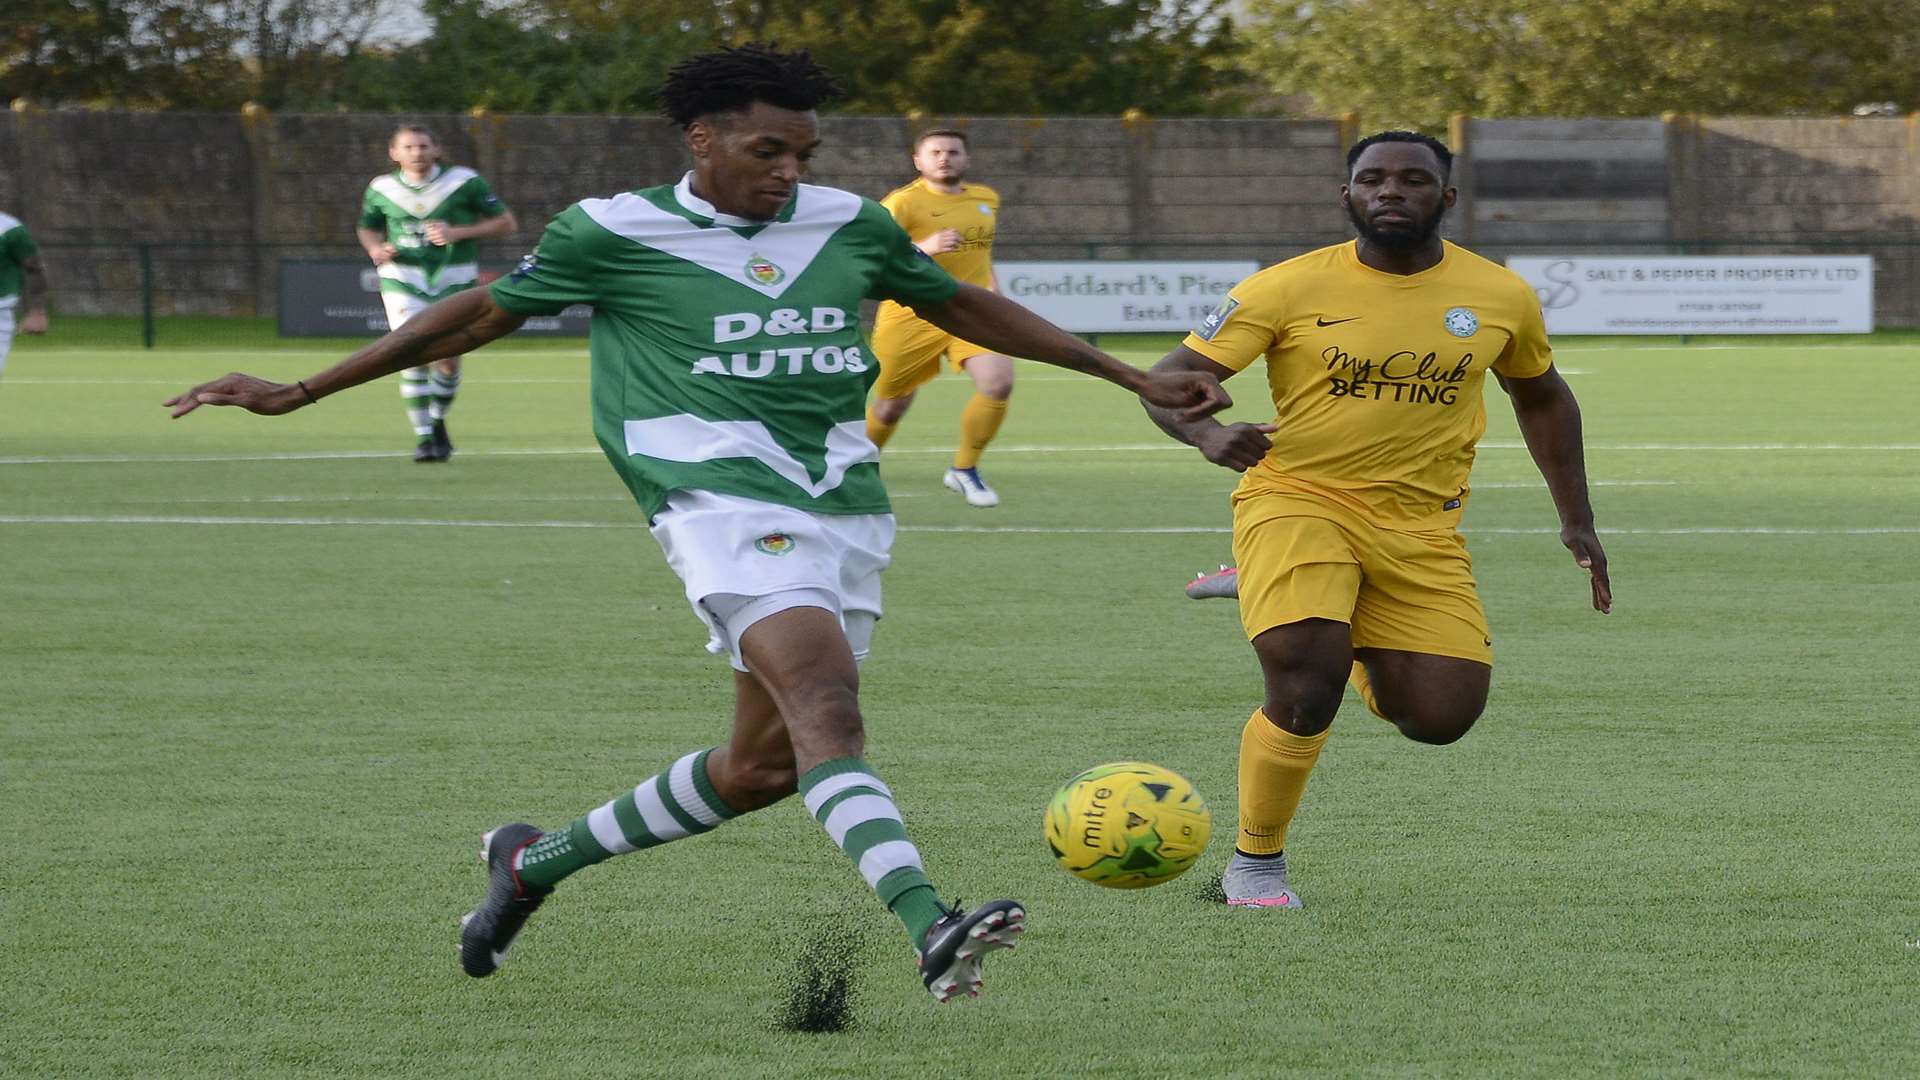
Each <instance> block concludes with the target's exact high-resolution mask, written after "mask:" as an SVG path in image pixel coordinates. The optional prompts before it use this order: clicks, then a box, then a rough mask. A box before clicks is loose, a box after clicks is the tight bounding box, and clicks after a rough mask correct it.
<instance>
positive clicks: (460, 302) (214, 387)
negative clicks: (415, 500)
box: [160, 289, 527, 420]
mask: <svg viewBox="0 0 1920 1080" xmlns="http://www.w3.org/2000/svg"><path fill="white" fill-rule="evenodd" d="M525 321H527V317H526V316H525V315H517V314H515V313H513V312H511V311H508V310H506V309H505V308H502V307H500V306H498V305H497V304H495V303H494V302H493V297H492V296H491V295H489V294H488V292H487V290H485V289H468V290H467V291H465V292H462V293H455V294H454V295H452V296H449V297H447V298H446V299H445V300H442V301H440V302H439V303H437V304H434V305H433V306H432V307H429V308H427V309H426V310H425V311H422V312H421V313H420V314H418V315H415V316H414V317H413V318H411V319H408V320H407V321H406V323H405V324H404V325H403V326H401V327H400V329H398V330H395V331H393V332H392V333H390V334H388V335H387V336H386V337H383V338H381V339H380V340H378V341H376V342H374V343H373V344H371V345H369V346H367V347H366V348H364V349H361V350H360V351H359V352H357V353H354V354H353V355H352V356H349V357H347V358H346V359H345V360H342V361H340V362H339V363H337V364H335V365H333V366H332V367H330V368H328V369H327V370H325V371H322V372H321V373H319V374H318V375H310V376H308V377H307V378H305V379H302V380H300V381H298V382H293V383H276V382H268V381H267V380H265V379H258V378H255V377H253V376H252V375H243V374H241V373H239V372H237V371H236V372H234V373H232V374H230V375H222V376H221V377H220V378H218V379H215V380H213V381H212V382H204V383H201V384H200V385H199V386H196V387H194V388H193V389H191V390H188V391H187V392H186V393H184V394H176V395H174V396H173V397H170V398H168V399H167V400H165V401H163V402H161V403H160V404H161V405H162V406H163V407H165V408H169V409H172V410H173V417H174V419H176V420H177V419H179V418H180V417H182V416H185V415H187V414H188V413H190V412H192V411H193V410H195V409H197V408H199V407H200V406H202V405H237V406H239V407H240V408H242V409H245V410H247V411H248V412H253V413H259V414H260V415H262V416H279V415H281V414H282V413H290V412H292V411H293V410H295V409H298V408H300V407H302V406H305V405H310V404H313V403H314V402H316V401H318V400H319V399H321V398H323V397H326V396H327V395H328V394H332V393H337V392H339V391H341V390H345V389H347V388H348V387H350V386H358V385H360V384H361V383H363V382H369V381H371V380H373V379H377V378H380V377H381V376H382V375H391V374H393V373H394V372H396V371H403V370H405V369H407V368H410V367H419V366H420V365H421V364H425V363H427V362H429V361H432V360H442V359H445V358H447V357H449V356H461V355H464V354H466V353H470V352H472V351H473V350H475V349H477V348H479V347H480V346H482V345H485V344H486V343H488V342H489V341H496V340H498V339H500V338H503V337H506V336H507V335H508V334H511V333H513V332H514V331H515V330H518V329H519V328H520V324H521V323H523V322H525Z"/></svg>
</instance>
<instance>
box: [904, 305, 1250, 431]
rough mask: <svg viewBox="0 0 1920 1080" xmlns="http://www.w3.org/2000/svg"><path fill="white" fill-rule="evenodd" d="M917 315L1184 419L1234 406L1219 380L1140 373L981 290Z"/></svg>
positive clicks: (1206, 376) (1194, 373) (1197, 375)
mask: <svg viewBox="0 0 1920 1080" xmlns="http://www.w3.org/2000/svg"><path fill="white" fill-rule="evenodd" d="M913 310H914V313H915V314H916V315H919V316H920V317H921V318H923V319H925V320H927V321H928V322H930V323H932V324H933V325H935V326H937V327H939V328H940V329H942V330H945V331H946V332H947V333H949V334H953V335H955V336H956V337H961V338H965V339H966V340H968V341H971V342H974V343H975V344H979V345H985V346H986V347H987V348H989V349H992V350H993V351H994V352H997V353H1004V354H1006V355H1008V356H1020V357H1025V358H1026V359H1028V360H1038V361H1040V362H1041V363H1043V364H1052V365H1054V366H1055V367H1063V368H1066V369H1067V370H1069V371H1080V372H1085V373H1086V374H1088V375H1093V376H1096V377H1098V378H1102V379H1105V380H1107V381H1108V382H1110V383H1113V384H1115V385H1117V386H1122V387H1125V388H1126V389H1128V390H1131V391H1133V392H1134V393H1136V394H1139V395H1140V398H1141V400H1143V401H1147V402H1149V403H1151V404H1153V405H1156V406H1159V407H1160V408H1163V409H1167V410H1170V411H1172V412H1173V413H1174V414H1175V415H1177V416H1180V417H1182V418H1183V419H1184V418H1196V419H1197V418H1199V417H1203V416H1211V415H1212V414H1214V413H1217V412H1219V411H1220V410H1221V409H1224V408H1226V407H1227V406H1229V405H1232V404H1233V399H1232V398H1229V397H1228V396H1227V392H1226V391H1225V390H1222V389H1221V388H1220V380H1219V379H1218V378H1216V377H1215V376H1213V375H1211V374H1207V373H1203V372H1198V371H1158V370H1156V371H1152V372H1146V371H1141V370H1140V369H1139V368H1137V367H1134V366H1132V365H1131V364H1123V363H1121V362H1120V361H1118V360H1116V359H1114V358H1113V357H1111V356H1108V355H1107V354H1106V353H1103V352H1101V351H1100V350H1099V349H1096V348H1094V347H1093V346H1091V345H1089V344H1087V343H1086V342H1084V341H1081V340H1080V339H1079V338H1077V337H1074V336H1073V335H1072V334H1069V333H1067V332H1066V331H1065V330H1062V329H1060V328H1059V327H1057V326H1055V325H1053V324H1052V323H1050V322H1048V321H1047V320H1045V319H1043V318H1041V317H1040V316H1038V315H1035V314H1034V313H1033V312H1031V311H1028V310H1027V309H1026V308H1024V307H1021V306H1020V305H1019V304H1017V303H1015V302H1014V301H1012V300H1009V299H1007V298H1006V297H1004V296H1001V295H999V294H997V293H994V292H991V291H989V290H987V289H982V288H980V287H979V286H977V285H962V286H960V291H959V292H957V293H954V294H953V297H952V299H950V300H948V301H947V302H946V303H944V304H940V305H938V306H926V307H917V308H914V309H913Z"/></svg>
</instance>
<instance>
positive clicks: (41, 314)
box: [0, 212, 47, 372]
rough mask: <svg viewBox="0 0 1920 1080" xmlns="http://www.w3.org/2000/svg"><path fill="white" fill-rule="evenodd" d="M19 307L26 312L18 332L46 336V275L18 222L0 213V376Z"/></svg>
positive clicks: (33, 245)
mask: <svg viewBox="0 0 1920 1080" xmlns="http://www.w3.org/2000/svg"><path fill="white" fill-rule="evenodd" d="M23 299H24V305H23ZM22 306H24V307H25V308H26V310H25V311H22V312H20V315H19V329H20V332H21V333H23V334H44V333H46V332H47V275H46V272H45V271H44V270H43V269H42V268H41V266H40V249H39V247H37V246H36V245H35V244H34V242H33V237H32V235H30V234H29V233H28V232H27V227H26V226H25V225H23V224H21V223H20V219H19V218H17V217H14V216H13V215H12V214H8V213H5V212H0V372H3V371H5V370H6V369H7V353H8V352H9V351H11V350H12V348H13V331H14V325H15V316H14V312H15V311H16V310H17V309H19V308H21V307H22Z"/></svg>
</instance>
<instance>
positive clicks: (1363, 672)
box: [1347, 660, 1393, 723]
mask: <svg viewBox="0 0 1920 1080" xmlns="http://www.w3.org/2000/svg"><path fill="white" fill-rule="evenodd" d="M1347 682H1349V683H1351V684H1353V689H1354V691H1355V692H1357V693H1358V694H1359V695H1360V700H1361V701H1364V702H1366V704H1367V711H1368V712H1370V713H1372V714H1373V715H1375V716H1377V717H1379V718H1380V719H1382V720H1385V721H1387V722H1388V723H1392V722H1393V718H1392V717H1390V716H1388V715H1387V714H1386V713H1383V712H1381V711H1380V702H1378V701H1376V700H1375V699H1374V696H1373V680H1371V679H1369V678H1367V668H1366V665H1364V664H1362V663H1361V662H1360V661H1358V660H1355V661H1354V662H1353V673H1352V674H1350V675H1348V676H1347Z"/></svg>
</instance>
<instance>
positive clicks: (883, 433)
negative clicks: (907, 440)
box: [867, 407, 900, 446]
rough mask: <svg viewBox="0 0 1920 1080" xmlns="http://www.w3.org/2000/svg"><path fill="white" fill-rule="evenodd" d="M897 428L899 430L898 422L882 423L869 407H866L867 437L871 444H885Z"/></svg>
mask: <svg viewBox="0 0 1920 1080" xmlns="http://www.w3.org/2000/svg"><path fill="white" fill-rule="evenodd" d="M898 430H900V425H899V424H883V423H881V422H880V418H879V417H877V416H875V415H874V414H873V409H872V408H871V407H869V408H868V409H867V438H869V439H871V440H873V445H875V446H885V445H887V440H888V439H891V438H893V433H894V432H896V431H898Z"/></svg>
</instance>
